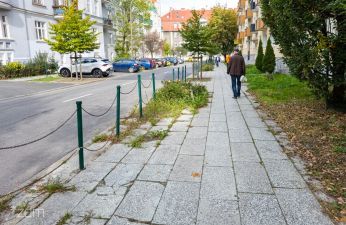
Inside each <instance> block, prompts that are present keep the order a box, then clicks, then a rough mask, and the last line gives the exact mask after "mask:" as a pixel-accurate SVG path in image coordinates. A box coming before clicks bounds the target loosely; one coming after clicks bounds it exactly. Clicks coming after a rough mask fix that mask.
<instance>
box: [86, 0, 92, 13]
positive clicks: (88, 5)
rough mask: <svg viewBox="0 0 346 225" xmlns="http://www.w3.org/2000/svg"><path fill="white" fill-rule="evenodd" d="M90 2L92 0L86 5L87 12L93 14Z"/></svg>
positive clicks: (88, 0)
mask: <svg viewBox="0 0 346 225" xmlns="http://www.w3.org/2000/svg"><path fill="white" fill-rule="evenodd" d="M90 1H91V0H87V1H86V2H87V3H86V4H87V5H86V11H87V12H88V13H90V14H91V13H92V12H91V2H90Z"/></svg>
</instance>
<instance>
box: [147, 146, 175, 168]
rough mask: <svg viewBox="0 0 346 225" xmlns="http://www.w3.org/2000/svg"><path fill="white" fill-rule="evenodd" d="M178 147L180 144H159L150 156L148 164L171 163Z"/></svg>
mask: <svg viewBox="0 0 346 225" xmlns="http://www.w3.org/2000/svg"><path fill="white" fill-rule="evenodd" d="M180 147H181V146H180V145H160V146H159V147H158V148H157V149H156V151H155V152H154V154H153V155H152V156H151V158H150V160H149V162H148V164H165V165H173V164H174V162H175V160H176V158H177V156H178V154H179V150H180Z"/></svg>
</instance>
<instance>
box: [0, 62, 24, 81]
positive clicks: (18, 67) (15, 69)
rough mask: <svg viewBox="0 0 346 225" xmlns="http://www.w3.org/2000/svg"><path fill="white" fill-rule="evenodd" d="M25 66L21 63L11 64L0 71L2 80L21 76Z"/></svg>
mask: <svg viewBox="0 0 346 225" xmlns="http://www.w3.org/2000/svg"><path fill="white" fill-rule="evenodd" d="M24 68H25V66H24V65H23V64H22V63H20V62H9V63H7V64H6V65H4V66H2V67H1V69H0V74H1V75H0V76H1V77H2V78H12V77H16V76H17V75H18V74H20V73H21V72H22V71H23V69H24Z"/></svg>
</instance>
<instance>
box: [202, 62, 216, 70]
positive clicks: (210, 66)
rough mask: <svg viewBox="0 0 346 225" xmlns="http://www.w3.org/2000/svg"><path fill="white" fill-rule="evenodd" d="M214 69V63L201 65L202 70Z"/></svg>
mask: <svg viewBox="0 0 346 225" xmlns="http://www.w3.org/2000/svg"><path fill="white" fill-rule="evenodd" d="M213 70H214V65H213V64H210V63H208V64H204V65H202V71H213Z"/></svg>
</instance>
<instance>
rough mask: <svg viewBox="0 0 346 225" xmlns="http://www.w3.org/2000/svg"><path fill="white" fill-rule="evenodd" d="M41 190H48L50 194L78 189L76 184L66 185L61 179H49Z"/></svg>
mask: <svg viewBox="0 0 346 225" xmlns="http://www.w3.org/2000/svg"><path fill="white" fill-rule="evenodd" d="M39 190H40V191H42V192H47V193H48V194H50V195H51V194H54V193H58V192H67V191H76V187H75V186H66V185H65V184H64V183H63V182H61V181H60V179H54V180H48V181H47V183H45V184H43V185H42V186H41V187H40V188H39Z"/></svg>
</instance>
